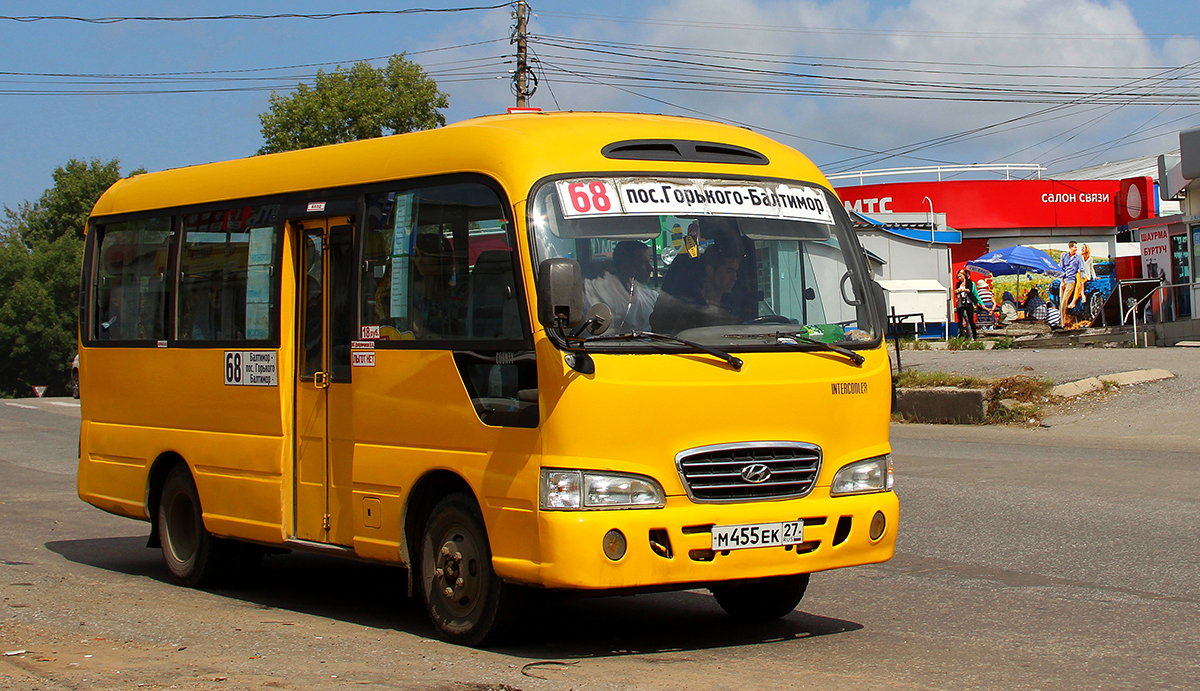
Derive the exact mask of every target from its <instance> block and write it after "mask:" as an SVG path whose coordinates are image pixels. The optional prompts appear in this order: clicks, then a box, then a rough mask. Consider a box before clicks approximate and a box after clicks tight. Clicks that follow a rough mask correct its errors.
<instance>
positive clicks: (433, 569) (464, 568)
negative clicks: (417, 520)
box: [421, 494, 517, 645]
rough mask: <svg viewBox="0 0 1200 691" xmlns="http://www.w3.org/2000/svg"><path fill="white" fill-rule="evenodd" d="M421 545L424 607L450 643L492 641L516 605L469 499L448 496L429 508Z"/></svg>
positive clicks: (510, 587) (515, 597)
mask: <svg viewBox="0 0 1200 691" xmlns="http://www.w3.org/2000/svg"><path fill="white" fill-rule="evenodd" d="M421 542H422V546H421V585H422V593H423V594H424V596H425V609H426V611H428V613H429V619H430V621H432V622H433V625H434V628H436V629H437V632H438V634H439V635H440V636H441V637H442V638H443V639H445V640H447V641H450V642H451V643H458V644H461V645H479V644H482V643H484V642H488V641H494V640H495V639H496V638H497V637H498V635H499V633H500V631H501V628H502V626H501V625H503V624H505V623H508V622H509V621H511V619H512V616H513V615H514V614H515V609H516V607H517V602H516V600H517V588H516V587H515V586H512V585H509V584H507V583H505V582H504V581H502V580H501V579H500V577H499V576H497V575H496V572H495V571H493V570H492V551H491V548H490V546H489V545H488V539H487V530H486V528H485V527H484V524H483V516H482V515H481V514H480V512H479V506H478V505H477V504H476V503H475V499H474V498H473V497H470V496H468V495H466V494H451V495H449V496H447V497H445V498H444V499H442V500H441V501H440V502H438V503H437V505H436V506H435V507H434V508H433V511H432V512H431V513H430V516H429V521H428V522H427V523H426V524H425V534H424V537H423V539H422V541H421Z"/></svg>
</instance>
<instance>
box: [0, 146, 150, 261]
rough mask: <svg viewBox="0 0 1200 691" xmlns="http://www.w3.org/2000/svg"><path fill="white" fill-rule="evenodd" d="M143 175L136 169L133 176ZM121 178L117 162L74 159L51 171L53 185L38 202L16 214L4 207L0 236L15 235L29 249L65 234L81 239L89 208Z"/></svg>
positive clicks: (0, 222)
mask: <svg viewBox="0 0 1200 691" xmlns="http://www.w3.org/2000/svg"><path fill="white" fill-rule="evenodd" d="M144 172H146V171H145V170H142V169H139V170H136V171H134V172H133V174H134V175H137V174H138V173H144ZM120 179H121V163H120V162H119V161H117V160H116V159H113V160H111V161H107V162H106V161H101V160H100V159H98V158H93V159H92V160H91V161H80V160H78V159H74V158H73V159H71V160H70V161H67V164H66V165H65V166H59V167H58V168H56V169H55V170H54V186H53V187H51V188H50V189H48V190H46V191H45V193H43V194H42V198H41V199H39V200H38V201H37V203H30V202H23V203H22V204H21V205H20V206H19V207H18V208H17V210H16V211H13V210H12V209H10V208H8V207H7V206H5V207H4V216H5V218H4V220H3V221H0V234H3V235H14V234H15V235H17V236H18V237H20V239H21V241H22V242H24V243H25V245H26V246H27V247H30V248H32V246H33V243H34V242H36V241H38V240H56V239H58V238H60V237H63V236H64V235H72V236H74V237H75V238H77V239H79V240H82V239H83V231H84V228H85V227H86V226H87V217H88V214H89V213H91V211H92V206H93V205H95V203H96V200H97V199H99V198H100V195H101V194H104V190H106V189H108V188H109V187H111V186H112V184H113V183H114V182H116V181H117V180H120Z"/></svg>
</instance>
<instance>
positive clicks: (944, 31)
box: [539, 0, 1200, 169]
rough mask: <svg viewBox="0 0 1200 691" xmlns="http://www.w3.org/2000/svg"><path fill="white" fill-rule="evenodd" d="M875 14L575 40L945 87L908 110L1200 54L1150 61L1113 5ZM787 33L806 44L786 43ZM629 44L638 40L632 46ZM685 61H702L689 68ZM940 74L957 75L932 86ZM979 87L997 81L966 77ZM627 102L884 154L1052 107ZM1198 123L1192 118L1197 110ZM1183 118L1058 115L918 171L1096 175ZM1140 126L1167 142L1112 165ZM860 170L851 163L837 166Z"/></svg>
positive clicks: (966, 3)
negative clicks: (963, 166)
mask: <svg viewBox="0 0 1200 691" xmlns="http://www.w3.org/2000/svg"><path fill="white" fill-rule="evenodd" d="M877 5H878V3H876V8H875V9H873V7H872V5H871V4H869V3H868V2H866V1H864V0H828V1H819V0H802V1H799V2H784V1H781V0H758V1H756V0H676V1H675V2H672V3H669V4H667V5H665V6H659V7H657V8H655V9H653V10H651V11H649V12H647V14H646V15H645V16H646V17H647V20H648V21H646V22H645V23H642V24H638V25H633V28H631V26H630V25H629V24H618V23H605V22H598V21H591V22H580V23H577V24H576V25H575V26H574V27H573V30H574V33H573V34H572V35H575V36H592V37H605V38H609V39H612V40H624V41H630V42H639V41H640V42H642V43H644V44H646V45H659V46H681V47H687V48H691V49H710V50H711V49H715V50H737V51H750V52H757V53H765V54H780V55H791V56H797V58H796V59H798V60H802V59H803V58H800V57H799V56H816V57H825V58H841V60H838V62H841V63H842V64H851V63H848V62H847V59H855V60H859V61H862V60H875V61H880V62H858V63H856V64H859V65H861V66H864V67H866V66H870V67H874V68H876V69H872V70H867V69H855V70H849V69H837V68H833V67H819V68H814V67H804V66H799V65H790V66H780V65H774V66H771V65H764V64H762V63H743V65H744V66H747V67H758V68H762V67H770V68H774V69H787V70H789V71H793V72H798V73H806V74H808V73H816V74H820V75H822V76H825V77H851V78H855V79H886V80H891V81H893V82H903V81H909V82H914V83H922V82H937V83H940V84H941V87H928V88H917V89H916V91H915V92H913V93H910V94H907V95H909V96H915V97H920V96H924V95H928V94H930V93H931V92H936V91H939V90H942V89H944V88H945V87H948V86H952V85H963V86H975V87H976V88H977V90H976V91H975V92H974V93H975V94H976V97H979V98H994V97H997V96H1003V95H1004V91H1005V90H1006V89H1007V88H1013V87H1016V88H1024V89H1047V88H1053V89H1055V90H1061V91H1067V90H1076V91H1080V93H1081V95H1080V96H1078V98H1079V99H1080V100H1081V101H1086V100H1087V98H1088V95H1089V94H1091V95H1094V94H1096V93H1099V92H1103V91H1104V90H1107V89H1113V88H1116V87H1119V86H1120V85H1121V84H1122V83H1124V82H1127V81H1130V80H1133V79H1137V78H1142V77H1145V76H1146V75H1148V74H1153V73H1152V72H1149V71H1147V70H1144V69H1142V70H1139V69H1135V68H1138V67H1143V68H1144V67H1150V66H1159V67H1162V68H1166V67H1169V66H1178V65H1181V64H1186V63H1188V62H1192V61H1195V60H1197V59H1198V58H1200V42H1197V41H1196V40H1194V39H1190V38H1179V39H1174V40H1170V41H1166V42H1165V43H1163V44H1162V45H1161V46H1158V47H1157V49H1156V45H1155V44H1154V43H1153V42H1152V41H1151V40H1150V39H1149V38H1147V37H1146V36H1145V35H1144V34H1143V32H1142V31H1141V29H1139V27H1138V24H1137V20H1136V18H1135V16H1134V14H1133V13H1132V12H1131V11H1130V8H1129V7H1128V6H1127V5H1126V4H1125V3H1124V2H1120V1H1112V2H1099V1H1096V0H1007V1H1003V0H909V1H908V2H902V3H896V4H893V5H891V6H889V7H884V8H882V9H879V8H878V7H877ZM713 23H717V25H714V24H713ZM788 27H796V28H800V29H808V30H801V31H790V30H784V29H786V28H788ZM816 29H822V30H823V31H815V30H816ZM851 32H858V33H851ZM631 34H635V35H636V36H637V38H634V39H631V38H630V35H631ZM597 57H598V58H599V57H600V56H597ZM681 59H689V60H695V59H696V58H683V57H682V56H681ZM826 62H834V60H826ZM920 62H927V63H936V64H919V63H920ZM955 63H958V64H955ZM602 67H603V65H601V64H600V63H596V64H595V65H594V68H595V69H597V70H600V69H601V68H602ZM888 68H892V69H893V70H897V71H891V70H889V69H888ZM1080 68H1082V69H1080ZM1096 68H1106V69H1096ZM680 69H681V70H682V68H680ZM899 70H904V71H899ZM937 71H945V72H948V73H947V74H937V73H936V72H937ZM985 72H987V73H993V74H990V75H985V74H970V73H985ZM1098 78H1103V79H1098ZM711 79H712V80H717V79H722V80H726V82H727V83H729V82H731V83H739V82H740V79H741V78H738V77H734V76H730V75H729V74H728V73H726V74H724V75H722V76H718V77H712V78H711ZM744 79H745V83H750V81H751V77H750V76H749V75H747V76H745V78H744ZM792 82H793V83H794V84H803V85H811V86H813V87H816V88H821V89H823V90H825V92H826V93H833V92H834V91H836V90H838V89H851V90H853V91H856V92H858V93H863V92H866V91H868V90H870V89H871V88H879V87H882V86H885V85H883V84H872V83H870V82H855V81H836V80H828V79H795V80H792ZM630 88H631V89H633V90H636V91H639V92H642V93H647V94H652V95H653V96H655V97H657V98H660V99H663V100H666V101H669V102H671V103H675V104H679V105H680V106H683V107H685V108H691V109H695V110H698V111H701V112H704V113H710V114H713V115H716V116H720V117H724V118H730V119H734V120H738V121H743V122H750V123H754V124H756V125H760V126H763V127H769V128H772V129H777V130H782V131H785V132H792V133H796V134H799V135H804V136H807V137H812V138H815V139H820V140H828V141H835V142H839V143H844V144H848V145H852V146H860V147H865V148H870V149H875V150H882V149H888V148H891V147H897V146H902V145H905V144H909V143H912V142H919V141H922V140H926V139H930V138H935V137H942V136H945V135H949V134H953V133H956V132H961V131H965V130H970V129H972V128H978V127H985V126H988V125H992V124H994V123H999V122H1003V121H1005V120H1008V119H1011V118H1018V117H1021V116H1023V115H1026V114H1029V113H1032V112H1035V111H1038V110H1041V109H1043V108H1047V107H1050V106H1051V105H1053V104H1029V103H1022V104H1013V103H997V102H987V101H979V102H955V101H939V100H923V99H921V98H889V99H874V98H862V97H857V98H843V97H834V96H831V95H830V96H820V97H813V96H791V95H776V94H770V95H736V94H730V93H714V92H696V91H672V90H665V89H663V90H656V89H654V88H653V87H652V86H649V85H639V86H633V87H630ZM555 92H556V94H557V95H558V97H559V101H560V102H561V103H562V104H563V106H564V107H568V108H577V109H582V108H603V109H617V108H620V109H629V110H642V111H667V112H672V111H671V110H670V108H669V107H668V106H664V105H660V104H655V103H653V102H651V101H647V100H644V99H637V98H634V97H631V96H628V95H626V94H623V93H621V92H618V91H614V90H612V89H610V88H606V87H601V86H567V85H563V86H556V87H555ZM539 96H540V94H539ZM1191 110H1192V111H1194V110H1195V109H1194V107H1193V108H1192V109H1191ZM1185 112H1186V110H1185V109H1184V108H1182V107H1177V108H1167V107H1166V106H1163V105H1157V106H1145V105H1141V104H1140V103H1139V102H1138V101H1135V102H1133V103H1130V104H1128V105H1125V106H1123V107H1119V108H1118V107H1115V106H1111V105H1110V106H1106V107H1104V108H1097V107H1095V106H1089V105H1086V104H1077V105H1074V106H1073V107H1071V108H1068V109H1063V110H1059V111H1057V113H1058V114H1065V113H1070V114H1071V115H1070V117H1067V118H1060V119H1053V120H1044V121H1032V122H1033V124H1031V125H1030V126H1026V127H1021V128H1018V129H1009V128H1008V127H1004V128H994V130H989V132H992V134H990V135H989V136H986V137H980V138H973V139H968V140H966V141H963V142H960V143H957V144H955V145H953V146H948V147H941V148H935V149H928V150H924V151H921V152H919V153H918V154H917V155H918V156H921V157H925V158H928V159H934V160H941V161H950V162H973V161H989V160H992V159H998V158H999V159H1004V160H1005V161H1009V162H1027V161H1034V162H1047V161H1050V160H1054V159H1057V158H1060V157H1063V156H1064V155H1066V154H1069V153H1072V152H1078V151H1081V150H1084V149H1087V148H1088V147H1095V150H1094V151H1093V152H1092V153H1088V154H1087V155H1085V156H1082V157H1080V158H1077V159H1072V160H1064V161H1061V162H1060V163H1059V166H1058V167H1059V169H1062V168H1064V167H1074V166H1076V165H1083V164H1084V163H1085V162H1086V161H1088V160H1089V159H1090V158H1091V157H1092V156H1093V155H1096V156H1100V157H1102V160H1105V159H1106V160H1115V158H1120V157H1123V156H1134V155H1140V154H1142V153H1156V152H1157V150H1156V149H1155V148H1154V147H1156V146H1161V145H1162V142H1164V141H1165V142H1168V144H1167V146H1168V148H1169V140H1170V133H1171V132H1173V131H1174V130H1170V128H1169V126H1167V125H1164V123H1167V122H1168V121H1170V120H1173V119H1175V118H1178V117H1179V116H1181V115H1183V114H1185ZM1093 119H1094V120H1095V121H1094V122H1091V123H1090V124H1089V123H1088V121H1089V120H1093ZM1027 122H1029V121H1027ZM1142 126H1146V127H1148V128H1151V129H1148V130H1147V132H1150V131H1153V130H1152V128H1154V127H1156V126H1162V127H1163V134H1162V136H1160V137H1159V138H1158V139H1156V140H1153V141H1145V142H1140V143H1138V142H1135V143H1127V144H1126V145H1125V146H1124V147H1120V146H1114V147H1113V148H1112V149H1111V150H1105V146H1107V145H1106V144H1104V143H1105V142H1108V141H1110V140H1114V139H1116V138H1118V137H1122V136H1125V135H1130V136H1129V137H1128V138H1129V139H1139V138H1141V137H1143V136H1144V135H1143V134H1132V135H1131V133H1132V132H1134V130H1135V129H1137V128H1139V127H1142ZM1183 126H1188V123H1183ZM1176 129H1178V128H1176ZM1001 130H1009V131H1001ZM1068 137H1070V139H1068ZM782 139H783V140H784V141H786V142H787V143H791V144H795V145H796V146H797V148H800V149H801V150H803V151H806V153H809V154H810V155H811V156H813V158H814V159H815V160H817V161H818V162H819V163H820V162H825V163H828V162H834V161H840V160H842V159H847V158H849V157H851V156H853V155H854V153H853V152H848V151H846V150H839V149H835V148H832V147H823V146H820V145H814V144H811V143H805V142H803V141H796V140H789V139H787V138H782ZM1043 142H1044V143H1043ZM1018 152H1019V153H1018ZM914 162H915V161H914V160H913V159H908V160H896V159H890V160H887V161H882V162H871V165H872V166H873V167H881V166H892V165H907V164H912V163H914ZM1095 162H1099V161H1095ZM866 164H867V162H862V161H856V162H851V163H845V164H842V165H844V166H849V167H856V166H859V165H866Z"/></svg>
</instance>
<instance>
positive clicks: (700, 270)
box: [530, 177, 881, 350]
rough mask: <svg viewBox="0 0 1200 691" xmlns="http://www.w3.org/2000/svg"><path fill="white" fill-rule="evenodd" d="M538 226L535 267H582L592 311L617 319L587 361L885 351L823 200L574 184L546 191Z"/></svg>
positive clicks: (839, 213) (806, 192)
mask: <svg viewBox="0 0 1200 691" xmlns="http://www.w3.org/2000/svg"><path fill="white" fill-rule="evenodd" d="M530 213H531V219H530V228H531V233H532V235H533V240H534V247H535V249H536V252H537V255H538V256H537V261H539V262H540V261H542V260H545V259H550V258H554V257H564V258H569V259H573V260H575V261H577V262H578V263H579V265H580V268H581V271H582V274H583V284H584V307H585V308H590V307H591V306H592V305H594V304H597V303H601V302H603V303H605V304H607V305H608V307H609V308H610V309H611V311H612V322H611V324H610V325H609V327H608V328H607V330H606V331H604V332H603V333H601V334H599V337H598V338H595V339H594V340H593V342H592V344H591V345H590V346H589V350H591V349H595V348H604V347H612V348H614V349H615V348H630V347H636V346H638V345H639V344H640V345H645V341H638V340H637V339H629V338H625V339H614V338H612V337H614V336H620V335H622V334H630V333H632V332H639V331H640V332H653V333H657V334H662V335H667V336H674V337H677V338H682V339H687V340H690V341H694V342H696V343H702V344H705V345H710V346H720V347H722V348H723V349H760V348H771V349H776V348H783V347H789V346H791V347H795V346H796V345H797V344H798V343H802V342H804V341H805V340H808V339H811V340H819V341H823V342H825V343H840V344H843V345H852V344H854V343H865V342H872V341H875V340H876V339H877V338H878V337H879V333H880V330H881V325H879V324H876V323H874V322H875V321H876V319H875V317H873V316H872V310H871V309H870V308H869V307H868V302H867V299H866V297H865V296H866V293H867V292H868V291H867V289H866V286H867V285H868V282H869V277H867V276H866V275H865V273H864V271H865V260H864V259H863V258H862V256H861V255H859V256H854V254H855V253H860V252H861V250H860V249H859V245H858V242H857V240H856V238H855V237H854V235H853V230H852V229H851V227H850V224H849V220H848V219H847V217H846V213H845V211H844V210H843V209H842V207H841V205H840V203H839V202H838V201H837V199H836V198H835V197H834V196H833V195H832V194H830V193H829V192H828V191H827V190H825V189H823V188H821V187H817V186H815V185H808V184H804V183H799V182H780V181H773V180H772V181H768V180H720V179H710V178H682V177H653V178H650V177H587V178H582V177H581V178H569V179H563V180H555V181H550V182H546V183H544V184H542V185H541V186H540V187H539V188H537V189H536V190H535V192H534V195H533V204H532V206H531V208H530ZM604 337H608V339H606V338H604ZM661 347H662V344H661V342H659V343H656V349H661Z"/></svg>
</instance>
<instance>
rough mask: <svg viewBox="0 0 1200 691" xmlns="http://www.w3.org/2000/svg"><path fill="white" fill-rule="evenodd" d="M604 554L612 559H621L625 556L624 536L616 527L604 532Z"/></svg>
mask: <svg viewBox="0 0 1200 691" xmlns="http://www.w3.org/2000/svg"><path fill="white" fill-rule="evenodd" d="M604 556H606V557H608V558H609V559H612V560H613V561H621V557H623V556H625V536H624V535H622V534H621V531H619V530H617V529H616V528H613V529H612V530H610V531H608V532H607V533H605V534H604Z"/></svg>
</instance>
